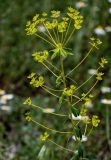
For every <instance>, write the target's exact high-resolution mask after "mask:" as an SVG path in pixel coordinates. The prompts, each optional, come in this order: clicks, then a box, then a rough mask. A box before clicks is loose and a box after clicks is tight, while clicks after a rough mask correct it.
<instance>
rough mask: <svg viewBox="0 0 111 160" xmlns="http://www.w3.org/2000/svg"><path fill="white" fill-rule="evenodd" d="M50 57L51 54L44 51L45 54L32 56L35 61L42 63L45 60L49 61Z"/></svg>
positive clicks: (39, 53) (40, 53)
mask: <svg viewBox="0 0 111 160" xmlns="http://www.w3.org/2000/svg"><path fill="white" fill-rule="evenodd" d="M48 55H49V53H48V51H47V50H44V51H43V52H35V53H33V54H32V56H33V57H34V60H35V61H38V62H40V63H43V62H44V61H45V60H47V58H48Z"/></svg>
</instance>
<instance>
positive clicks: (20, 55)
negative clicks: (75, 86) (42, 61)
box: [0, 0, 111, 160]
mask: <svg viewBox="0 0 111 160" xmlns="http://www.w3.org/2000/svg"><path fill="white" fill-rule="evenodd" d="M81 1H82V2H85V3H86V4H87V6H86V7H85V8H81V9H80V12H81V14H82V15H83V16H84V25H83V28H82V29H81V30H80V31H79V32H77V33H76V34H75V35H74V37H73V38H72V39H71V42H70V44H69V47H71V48H72V49H73V53H74V58H72V57H71V58H69V59H68V60H67V62H65V66H66V68H65V70H66V72H68V71H69V70H70V68H72V67H73V66H74V64H77V62H79V60H80V59H82V57H83V56H84V54H85V51H86V50H87V48H88V39H89V37H91V36H92V35H95V32H94V29H95V28H96V27H97V26H99V25H100V26H102V27H103V28H105V27H107V26H111V20H110V19H111V14H110V13H109V12H108V10H109V8H110V7H111V3H109V2H108V1H107V0H101V1H100V0H81ZM77 2H78V1H77V0H61V1H57V0H40V1H38V0H31V1H30V0H24V1H23V0H13V1H12V0H0V88H1V89H5V90H6V92H7V93H13V94H14V95H15V98H14V100H13V101H11V102H10V103H9V105H11V106H12V108H11V112H8V113H7V112H4V111H2V110H0V160H6V159H7V160H10V158H9V155H7V154H6V153H8V151H9V153H10V146H12V145H14V146H15V147H16V153H15V155H14V158H12V159H13V160H38V159H39V158H38V154H39V155H40V154H41V159H40V160H44V159H46V160H59V159H61V158H62V159H64V160H69V159H71V157H72V155H70V154H69V153H65V154H64V153H63V152H62V151H60V150H59V149H58V148H55V147H54V146H51V145H50V144H47V145H46V148H45V146H44V147H43V144H42V143H41V142H40V141H39V135H41V133H42V132H43V130H42V129H38V128H37V127H36V126H34V125H33V124H27V123H26V122H25V120H24V118H23V115H24V113H25V111H26V110H27V109H26V108H24V106H23V105H22V102H23V100H24V98H25V97H28V96H31V97H32V98H33V100H34V101H35V103H36V102H37V103H38V104H40V105H41V106H42V105H43V106H49V107H55V108H56V107H57V104H56V102H55V101H54V100H53V98H52V99H51V97H49V95H44V94H43V93H42V91H40V90H34V89H33V88H31V87H30V86H29V84H28V81H27V78H26V76H27V75H28V74H29V73H31V72H34V71H35V72H38V71H39V73H43V72H44V71H43V70H41V71H40V69H41V66H39V65H38V64H36V63H35V62H34V61H33V59H32V56H31V54H32V53H33V51H35V50H36V49H42V48H47V47H48V46H46V44H45V43H42V42H41V41H40V40H39V39H37V38H35V37H33V36H32V37H28V36H26V35H25V25H26V22H27V21H28V20H29V19H30V18H32V17H33V16H34V15H35V14H36V13H38V12H43V11H47V12H50V10H53V9H54V10H61V11H63V12H65V10H66V8H67V6H69V5H72V6H73V7H75V6H76V3H77ZM98 37H99V38H100V39H101V40H102V42H103V44H102V47H101V49H100V50H99V51H97V52H96V53H93V54H92V55H91V56H90V57H89V58H88V59H87V61H85V62H84V64H83V66H84V67H80V68H79V70H78V71H77V72H76V73H74V75H73V76H74V79H75V80H76V81H80V82H81V81H83V80H84V79H86V78H87V76H88V73H87V71H88V69H90V68H96V65H97V61H98V60H99V58H100V57H101V56H104V57H106V58H108V61H109V64H108V65H107V68H106V69H105V71H104V72H105V76H104V80H103V81H102V82H101V83H99V84H98V86H97V87H96V89H95V90H94V93H95V96H96V97H97V98H96V99H95V101H94V102H93V103H94V108H93V109H92V110H91V112H94V113H96V112H97V114H98V115H100V117H101V126H100V127H99V128H97V130H95V132H94V133H93V135H91V137H90V139H88V142H87V143H86V144H85V150H86V153H85V155H86V157H87V158H88V159H89V160H94V159H97V160H101V159H105V158H106V159H105V160H110V159H111V152H110V149H109V147H108V145H107V138H106V132H105V127H106V124H105V118H106V116H105V110H106V106H105V105H102V104H101V103H100V99H101V98H105V97H106V98H109V99H110V98H111V96H110V94H106V95H102V93H101V92H100V87H101V86H108V87H111V81H110V80H111V32H107V33H106V34H105V35H98ZM55 64H57V65H59V64H58V63H57V62H55ZM49 76H51V75H50V73H48V72H47V81H49ZM89 86H90V84H89ZM84 89H87V88H84ZM39 94H40V95H39ZM50 100H51V101H50ZM108 107H110V106H108ZM110 116H111V111H110ZM35 117H38V119H39V121H40V122H42V123H43V122H44V123H46V124H47V123H49V124H50V123H51V121H52V120H53V118H49V117H47V116H46V119H48V120H47V121H46V120H45V117H44V115H43V114H42V113H41V112H38V111H36V112H35ZM61 125H62V123H61V124H59V123H58V120H56V119H54V126H55V127H58V129H59V128H60V127H61ZM110 126H111V122H110ZM54 136H55V138H56V141H57V142H58V143H59V144H63V145H64V146H65V144H66V142H64V140H63V139H62V137H58V136H56V135H54ZM110 138H111V137H110ZM97 139H98V143H97ZM42 147H43V148H42ZM41 148H42V151H43V150H44V148H45V151H44V152H42V151H41V152H40V149H41Z"/></svg>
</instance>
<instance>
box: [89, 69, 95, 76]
mask: <svg viewBox="0 0 111 160" xmlns="http://www.w3.org/2000/svg"><path fill="white" fill-rule="evenodd" d="M88 73H89V74H90V75H96V74H97V70H96V69H88Z"/></svg>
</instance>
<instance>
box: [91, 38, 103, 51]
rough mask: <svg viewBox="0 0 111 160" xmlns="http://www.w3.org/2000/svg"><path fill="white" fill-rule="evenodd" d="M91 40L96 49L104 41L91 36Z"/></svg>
mask: <svg viewBox="0 0 111 160" xmlns="http://www.w3.org/2000/svg"><path fill="white" fill-rule="evenodd" d="M90 40H91V42H89V43H90V44H91V45H92V46H93V47H95V48H96V49H98V46H99V45H101V44H102V42H101V41H100V39H98V38H97V39H96V38H94V37H91V38H90Z"/></svg>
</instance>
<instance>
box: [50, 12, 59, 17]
mask: <svg viewBox="0 0 111 160" xmlns="http://www.w3.org/2000/svg"><path fill="white" fill-rule="evenodd" d="M51 13H52V15H51V17H52V18H58V17H59V16H60V11H54V10H53V11H51Z"/></svg>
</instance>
